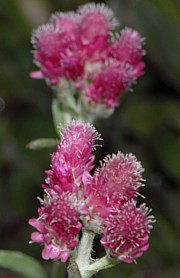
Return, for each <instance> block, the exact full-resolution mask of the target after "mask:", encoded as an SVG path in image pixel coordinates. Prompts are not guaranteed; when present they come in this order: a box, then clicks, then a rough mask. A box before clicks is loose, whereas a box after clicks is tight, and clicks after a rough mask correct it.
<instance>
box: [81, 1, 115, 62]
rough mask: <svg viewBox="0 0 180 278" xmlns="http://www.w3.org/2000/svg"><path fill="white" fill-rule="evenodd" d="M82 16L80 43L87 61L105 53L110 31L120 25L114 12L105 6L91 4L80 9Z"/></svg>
mask: <svg viewBox="0 0 180 278" xmlns="http://www.w3.org/2000/svg"><path fill="white" fill-rule="evenodd" d="M78 12H79V14H80V15H81V25H80V41H81V46H82V49H83V50H85V52H86V53H87V59H89V58H90V57H91V56H92V55H93V54H95V53H98V55H100V53H101V52H102V51H104V50H105V49H106V47H107V45H108V40H109V38H110V31H111V30H113V29H114V27H115V26H117V25H118V23H117V21H116V20H115V19H114V15H113V12H112V11H111V10H110V9H109V8H108V7H107V6H105V5H104V4H95V3H89V4H86V5H84V6H81V7H80V8H79V9H78Z"/></svg>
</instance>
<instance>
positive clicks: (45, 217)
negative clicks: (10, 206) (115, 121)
mask: <svg viewBox="0 0 180 278" xmlns="http://www.w3.org/2000/svg"><path fill="white" fill-rule="evenodd" d="M97 140H98V141H99V140H101V138H100V135H99V134H98V133H97V132H96V130H95V128H94V127H93V126H92V125H90V124H88V123H84V122H81V121H72V122H70V123H69V124H68V125H67V126H65V127H63V128H62V129H61V141H60V142H59V144H58V145H57V148H56V150H55V152H54V153H53V154H52V159H51V169H50V170H48V171H46V174H47V178H46V180H45V184H43V188H44V198H43V199H40V204H41V206H40V208H39V209H38V218H32V219H30V220H29V224H30V225H31V226H33V227H34V228H36V229H37V232H33V233H32V235H31V242H38V243H41V244H42V245H43V251H42V257H43V259H45V260H47V259H56V260H60V261H61V262H66V261H67V260H68V258H69V257H70V256H71V253H72V251H73V250H74V249H75V247H76V246H77V245H78V242H79V238H80V231H81V229H82V227H83V228H85V229H88V230H91V231H93V232H94V233H96V234H99V235H100V236H101V239H100V242H101V244H102V245H103V246H104V248H105V250H106V253H107V255H108V256H110V257H113V258H116V259H117V260H120V261H124V262H126V263H131V262H132V261H134V260H135V259H136V258H138V257H140V256H141V255H142V254H143V252H144V251H146V250H147V249H148V247H149V243H148V239H149V233H150V230H151V229H152V224H153V222H154V221H155V220H154V217H153V216H152V215H149V213H150V210H149V209H148V208H147V207H146V205H145V204H141V205H140V206H137V197H138V195H139V193H138V190H139V187H141V186H143V179H142V172H143V168H142V166H141V163H140V162H138V161H137V159H136V157H135V156H134V155H132V154H127V155H124V154H122V153H121V152H118V153H117V154H113V155H112V156H107V157H106V158H105V159H104V161H103V162H101V165H100V167H99V168H98V169H96V170H95V171H94V174H92V173H91V171H92V169H93V167H94V164H93V162H94V158H95V157H94V155H93V154H92V152H93V151H94V149H95V148H96V146H97V143H96V141H97Z"/></svg>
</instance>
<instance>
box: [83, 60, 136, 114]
mask: <svg viewBox="0 0 180 278" xmlns="http://www.w3.org/2000/svg"><path fill="white" fill-rule="evenodd" d="M135 80H136V72H135V70H134V68H133V67H132V66H130V65H128V64H126V63H120V64H117V63H116V64H112V65H110V66H108V67H106V68H103V69H102V70H101V71H100V72H97V73H96V74H95V75H94V79H93V81H92V84H91V85H90V86H88V87H87V88H86V95H85V96H86V98H87V101H88V102H89V103H92V104H93V105H101V106H102V107H103V108H104V110H106V109H108V108H111V107H115V106H118V102H119V98H120V96H121V94H122V93H123V92H124V91H126V90H127V89H128V88H129V87H130V86H131V85H132V83H133V82H134V81H135Z"/></svg>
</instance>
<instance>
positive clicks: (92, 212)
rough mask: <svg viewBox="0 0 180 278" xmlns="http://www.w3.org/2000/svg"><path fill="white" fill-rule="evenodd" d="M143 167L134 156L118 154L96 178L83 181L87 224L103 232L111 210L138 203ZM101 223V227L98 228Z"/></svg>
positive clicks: (105, 160)
mask: <svg viewBox="0 0 180 278" xmlns="http://www.w3.org/2000/svg"><path fill="white" fill-rule="evenodd" d="M142 172H143V168H142V166H141V163H140V162H138V161H137V159H136V157H135V156H134V155H132V154H128V155H124V154H123V153H121V152H118V154H117V155H115V154H113V155H112V157H110V156H107V157H106V158H105V159H104V163H102V165H101V167H100V168H99V169H97V170H96V171H95V173H94V175H93V177H91V176H88V177H86V179H84V184H85V185H84V195H85V198H87V206H88V207H89V215H88V216H87V217H86V220H87V221H88V224H89V225H91V226H92V227H93V229H95V230H96V231H97V228H96V227H97V226H98V229H99V231H100V232H102V230H101V229H102V228H103V225H104V222H105V219H106V218H107V217H108V215H109V213H110V212H111V210H112V208H113V209H114V208H117V207H118V208H119V206H122V205H123V204H124V203H127V202H128V201H129V200H132V199H135V198H136V197H137V194H138V189H139V187H140V186H142V185H143V184H142V181H143V179H142ZM96 223H98V225H97V224H96Z"/></svg>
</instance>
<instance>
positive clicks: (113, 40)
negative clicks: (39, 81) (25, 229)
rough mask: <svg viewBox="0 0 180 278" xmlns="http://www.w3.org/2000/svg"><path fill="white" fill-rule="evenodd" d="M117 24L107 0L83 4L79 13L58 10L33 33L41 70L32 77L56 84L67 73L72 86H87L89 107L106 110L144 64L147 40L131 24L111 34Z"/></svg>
mask: <svg viewBox="0 0 180 278" xmlns="http://www.w3.org/2000/svg"><path fill="white" fill-rule="evenodd" d="M117 25H118V23H117V21H116V19H115V18H114V15H113V12H112V10H111V9H109V8H108V7H107V6H106V5H104V4H95V3H90V4H85V5H83V6H81V7H80V8H79V9H78V10H77V12H76V13H75V12H67V13H62V12H59V13H55V14H54V15H52V16H51V18H50V21H49V23H48V24H46V25H43V26H41V27H39V28H38V29H37V30H35V31H34V32H33V34H32V44H33V47H34V51H33V55H34V62H35V63H36V65H37V66H38V67H39V71H36V72H32V73H31V77H33V78H46V79H47V81H48V82H49V83H50V84H52V85H57V84H61V81H62V79H63V78H65V79H66V81H68V82H70V85H71V88H72V90H74V91H76V90H77V89H83V90H84V91H85V93H83V92H82V90H81V91H80V93H82V94H83V100H84V104H85V106H86V108H88V109H90V110H92V111H100V113H99V114H101V110H102V112H103V113H104V112H105V111H107V112H108V111H109V110H110V109H111V108H113V107H115V106H117V105H118V102H119V98H120V96H121V94H122V93H123V92H124V91H126V90H128V89H129V88H130V86H131V85H132V84H133V83H134V81H136V80H137V78H138V77H139V76H141V75H142V74H143V69H144V63H143V61H142V55H143V50H142V45H143V39H142V38H141V36H140V35H139V33H138V32H137V31H135V30H131V29H129V28H125V29H124V30H123V31H122V32H121V35H120V36H114V37H113V36H112V31H113V29H114V28H115V27H116V26H117ZM80 84H81V85H80ZM91 108H92V109H91Z"/></svg>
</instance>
